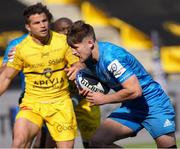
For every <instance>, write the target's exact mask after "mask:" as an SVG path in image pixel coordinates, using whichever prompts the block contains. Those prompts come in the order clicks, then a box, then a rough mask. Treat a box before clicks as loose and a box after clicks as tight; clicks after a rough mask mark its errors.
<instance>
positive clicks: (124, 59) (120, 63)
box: [107, 54, 134, 83]
mask: <svg viewBox="0 0 180 149" xmlns="http://www.w3.org/2000/svg"><path fill="white" fill-rule="evenodd" d="M120 55H121V54H120ZM107 70H108V72H109V73H110V74H111V76H112V77H113V78H114V79H115V80H117V81H118V82H119V83H123V82H124V81H126V80H127V79H128V78H130V77H131V76H132V75H134V72H133V71H132V69H131V65H130V64H129V60H128V55H121V56H119V55H118V56H116V55H114V56H112V57H111V58H110V61H109V62H108V63H107Z"/></svg>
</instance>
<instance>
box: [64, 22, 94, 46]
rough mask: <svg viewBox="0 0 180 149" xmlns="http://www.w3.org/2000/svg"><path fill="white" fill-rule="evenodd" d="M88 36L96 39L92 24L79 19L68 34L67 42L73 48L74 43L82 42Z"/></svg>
mask: <svg viewBox="0 0 180 149" xmlns="http://www.w3.org/2000/svg"><path fill="white" fill-rule="evenodd" d="M86 37H91V38H92V39H93V40H94V41H95V40H96V36H95V32H94V29H93V27H92V26H91V25H90V24H86V23H85V22H84V21H82V20H79V21H76V22H74V23H73V25H72V26H71V28H70V29H69V32H68V34H67V42H68V44H69V46H71V47H72V48H75V47H74V44H77V43H81V42H82V40H83V39H84V38H86Z"/></svg>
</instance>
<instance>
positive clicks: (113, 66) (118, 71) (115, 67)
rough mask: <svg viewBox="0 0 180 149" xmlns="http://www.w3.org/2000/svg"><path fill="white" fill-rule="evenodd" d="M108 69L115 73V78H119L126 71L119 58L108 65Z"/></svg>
mask: <svg viewBox="0 0 180 149" xmlns="http://www.w3.org/2000/svg"><path fill="white" fill-rule="evenodd" d="M108 70H109V71H110V72H111V73H113V75H114V77H115V78H119V77H120V76H121V75H122V74H123V73H124V72H125V71H126V69H125V68H124V67H123V66H122V65H121V64H120V62H119V61H118V60H117V59H116V60H114V61H112V62H111V63H110V64H109V65H108Z"/></svg>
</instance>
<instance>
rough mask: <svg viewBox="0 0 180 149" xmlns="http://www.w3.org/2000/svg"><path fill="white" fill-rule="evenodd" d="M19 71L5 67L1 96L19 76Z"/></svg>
mask: <svg viewBox="0 0 180 149" xmlns="http://www.w3.org/2000/svg"><path fill="white" fill-rule="evenodd" d="M18 72H19V71H18V70H16V69H14V68H12V67H7V66H5V68H4V70H3V71H2V72H1V74H0V95H2V94H3V93H4V92H5V91H6V89H7V88H8V86H9V84H10V82H11V80H12V79H13V78H14V77H15V76H16V75H17V74H18Z"/></svg>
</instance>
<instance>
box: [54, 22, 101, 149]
mask: <svg viewBox="0 0 180 149" xmlns="http://www.w3.org/2000/svg"><path fill="white" fill-rule="evenodd" d="M72 24H73V22H72V21H71V20H70V19H69V18H59V19H57V20H56V21H55V22H54V24H53V28H54V30H55V31H56V32H58V33H60V34H65V35H67V33H68V30H69V28H70V27H71V25H72ZM69 83H70V86H69V88H70V92H71V98H72V100H73V103H74V105H75V106H74V110H75V114H76V119H77V124H78V128H79V130H80V133H81V138H82V141H83V146H84V147H85V148H88V147H89V144H88V142H89V140H90V138H91V136H92V134H93V133H94V132H95V130H96V129H97V127H98V126H99V125H100V118H101V116H100V108H99V106H93V107H90V103H89V102H87V101H86V100H81V101H80V102H79V101H78V100H79V98H80V97H79V96H78V90H77V88H76V85H75V84H74V83H73V82H72V81H70V82H69Z"/></svg>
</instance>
